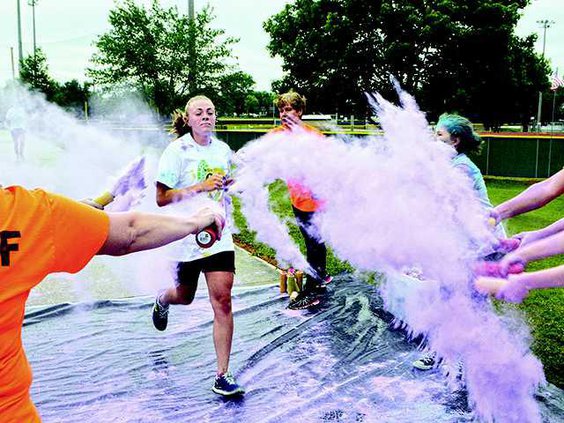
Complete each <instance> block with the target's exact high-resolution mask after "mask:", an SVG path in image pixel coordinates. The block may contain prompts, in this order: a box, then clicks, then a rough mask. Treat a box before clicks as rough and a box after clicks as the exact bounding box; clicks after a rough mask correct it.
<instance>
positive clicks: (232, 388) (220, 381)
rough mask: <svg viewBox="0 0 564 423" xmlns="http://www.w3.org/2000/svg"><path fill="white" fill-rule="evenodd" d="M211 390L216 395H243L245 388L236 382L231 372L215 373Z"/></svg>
mask: <svg viewBox="0 0 564 423" xmlns="http://www.w3.org/2000/svg"><path fill="white" fill-rule="evenodd" d="M212 391H214V392H215V393H216V394H218V395H223V396H225V397H230V396H232V395H243V394H244V393H245V390H244V389H243V387H242V386H240V385H239V384H238V383H237V381H236V380H235V377H233V375H232V374H231V372H227V373H224V374H222V375H217V376H216V377H215V382H214V384H213V386H212Z"/></svg>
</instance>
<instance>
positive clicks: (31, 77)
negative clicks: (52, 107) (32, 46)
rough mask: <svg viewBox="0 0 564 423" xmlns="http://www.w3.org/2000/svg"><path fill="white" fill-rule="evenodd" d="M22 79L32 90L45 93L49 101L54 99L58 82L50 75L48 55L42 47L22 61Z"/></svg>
mask: <svg viewBox="0 0 564 423" xmlns="http://www.w3.org/2000/svg"><path fill="white" fill-rule="evenodd" d="M20 81H21V82H22V83H23V84H24V85H27V86H28V87H29V88H30V89H31V90H33V91H38V92H41V93H43V94H45V97H46V98H47V101H52V100H53V97H54V95H55V93H56V91H57V89H58V84H57V82H55V80H53V78H51V76H50V75H49V66H48V65H47V57H46V56H45V53H44V52H43V50H42V49H41V48H38V49H36V50H35V54H30V55H28V56H26V57H24V58H23V60H22V61H21V62H20Z"/></svg>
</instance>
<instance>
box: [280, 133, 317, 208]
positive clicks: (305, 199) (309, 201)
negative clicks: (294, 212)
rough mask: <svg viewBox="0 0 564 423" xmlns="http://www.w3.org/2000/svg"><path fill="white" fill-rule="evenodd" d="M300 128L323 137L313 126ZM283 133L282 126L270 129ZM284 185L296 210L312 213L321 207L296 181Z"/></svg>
mask: <svg viewBox="0 0 564 423" xmlns="http://www.w3.org/2000/svg"><path fill="white" fill-rule="evenodd" d="M302 128H303V129H305V130H306V131H308V132H311V133H313V134H316V135H320V136H323V133H322V132H321V131H320V130H318V129H317V128H314V127H313V126H310V125H306V124H304V125H303V126H302ZM283 131H286V128H284V127H283V126H278V127H276V128H274V129H272V130H271V131H270V132H283ZM286 185H288V191H289V192H290V201H291V202H292V205H293V206H294V207H295V208H297V209H298V210H301V211H304V212H314V211H316V210H318V209H319V207H320V206H321V204H322V202H321V201H320V200H318V199H316V198H315V197H314V195H313V193H312V192H311V191H310V190H309V189H308V188H306V187H304V186H303V185H300V184H299V183H298V182H296V181H287V182H286Z"/></svg>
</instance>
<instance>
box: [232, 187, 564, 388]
mask: <svg viewBox="0 0 564 423" xmlns="http://www.w3.org/2000/svg"><path fill="white" fill-rule="evenodd" d="M487 185H488V191H489V195H490V199H491V201H492V202H493V203H494V204H499V203H500V202H503V201H505V200H507V199H509V198H511V197H513V196H515V195H517V194H518V193H520V192H521V191H523V190H524V189H525V188H526V187H527V186H528V185H527V183H526V182H521V181H510V180H489V181H487ZM270 193H271V204H272V208H273V210H274V211H275V212H276V213H277V214H278V215H279V216H283V217H288V218H290V221H293V214H292V208H291V205H290V201H289V198H288V195H287V191H286V188H285V186H284V184H283V183H280V182H278V183H275V184H273V185H272V186H271V187H270ZM239 209H240V208H239V204H238V202H237V201H235V222H236V224H237V226H238V227H239V228H240V233H239V234H237V235H235V238H236V241H237V242H238V243H239V244H240V245H242V246H244V247H246V248H247V249H248V250H250V251H251V252H253V253H254V254H256V255H257V256H259V257H262V258H264V259H266V260H267V261H270V262H273V263H274V262H275V260H274V257H275V253H274V251H273V250H272V249H271V248H269V247H268V246H266V245H264V244H260V243H258V242H256V240H255V238H254V235H253V233H252V232H250V231H249V230H248V228H247V225H246V222H245V219H244V217H243V216H242V214H241V213H240V211H239ZM563 210H564V198H563V197H560V198H558V199H556V200H555V201H553V202H552V203H550V204H549V205H547V206H545V207H544V208H542V209H540V210H536V211H534V212H530V213H528V214H525V215H522V216H518V217H515V218H514V219H511V220H510V221H509V222H507V230H508V234H509V235H511V234H515V233H518V232H521V231H525V230H533V229H539V228H542V227H544V226H547V225H549V224H551V223H552V222H555V221H556V220H558V219H560V218H561V217H563V216H562V215H563ZM289 230H290V235H291V236H292V238H293V239H294V240H295V241H296V242H297V243H298V244H299V245H300V248H301V249H302V251H303V252H304V253H305V247H304V244H303V240H302V237H301V235H300V233H299V230H298V228H297V226H296V225H293V224H290V226H289ZM561 264H564V256H557V257H552V258H549V259H546V260H544V261H539V262H536V263H532V264H530V265H529V266H528V268H527V270H539V269H543V268H547V267H552V266H556V265H561ZM327 267H328V271H329V273H331V274H333V275H335V274H339V273H341V272H347V271H352V270H353V269H352V268H351V267H350V266H349V265H348V264H347V263H344V262H342V261H340V260H339V259H337V258H336V257H335V256H334V255H333V254H332V252H331V251H329V255H328V260H327ZM514 307H516V308H519V309H521V310H522V311H524V313H525V315H526V317H527V320H528V322H529V324H530V327H531V330H532V334H533V337H534V342H533V346H532V347H533V351H534V353H535V354H536V355H537V357H539V358H540V360H541V361H542V363H543V365H544V369H545V373H546V376H547V379H548V380H549V381H550V382H551V383H553V384H555V385H557V386H560V387H564V289H551V290H542V291H535V292H532V293H531V294H530V296H529V297H528V298H527V299H526V300H525V301H524V303H523V304H521V305H519V306H513V305H507V304H500V309H506V308H514Z"/></svg>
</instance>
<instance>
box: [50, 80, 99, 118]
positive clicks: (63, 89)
mask: <svg viewBox="0 0 564 423" xmlns="http://www.w3.org/2000/svg"><path fill="white" fill-rule="evenodd" d="M89 97H90V87H89V85H88V84H87V83H82V84H81V83H80V82H78V81H77V80H76V79H73V80H71V81H67V82H65V83H63V84H58V86H57V90H56V91H55V94H54V96H53V102H55V103H57V104H58V105H59V106H61V107H63V108H65V109H67V110H73V111H75V112H77V113H79V114H82V113H83V110H84V103H85V102H87V101H88V99H89Z"/></svg>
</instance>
